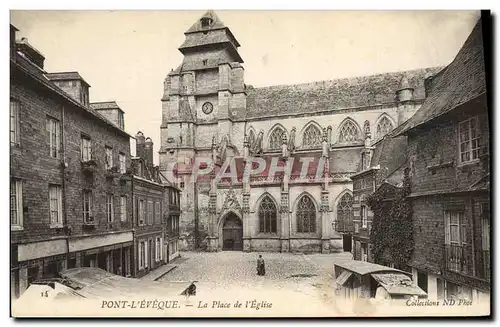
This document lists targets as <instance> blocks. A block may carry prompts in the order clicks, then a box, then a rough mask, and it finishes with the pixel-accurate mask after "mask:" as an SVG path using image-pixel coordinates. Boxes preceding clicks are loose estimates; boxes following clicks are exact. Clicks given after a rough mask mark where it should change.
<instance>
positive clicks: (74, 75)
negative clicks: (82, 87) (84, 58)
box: [45, 72, 90, 86]
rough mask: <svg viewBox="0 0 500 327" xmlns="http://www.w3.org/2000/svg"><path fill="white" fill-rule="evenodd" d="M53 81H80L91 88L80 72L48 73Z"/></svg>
mask: <svg viewBox="0 0 500 327" xmlns="http://www.w3.org/2000/svg"><path fill="white" fill-rule="evenodd" d="M45 75H46V76H47V77H48V78H49V79H50V80H51V81H70V80H80V81H82V82H83V83H85V84H86V85H87V86H90V84H89V83H87V82H86V81H85V80H84V79H83V77H82V76H81V75H80V74H79V73H78V72H58V73H47V74H45Z"/></svg>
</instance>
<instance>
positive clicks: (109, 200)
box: [106, 194, 114, 223]
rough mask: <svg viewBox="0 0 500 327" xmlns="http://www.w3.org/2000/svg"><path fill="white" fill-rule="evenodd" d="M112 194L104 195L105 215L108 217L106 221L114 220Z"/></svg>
mask: <svg viewBox="0 0 500 327" xmlns="http://www.w3.org/2000/svg"><path fill="white" fill-rule="evenodd" d="M113 202H114V201H113V194H107V195H106V216H107V217H108V223H110V222H113V220H114V203H113Z"/></svg>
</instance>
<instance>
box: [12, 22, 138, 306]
mask: <svg viewBox="0 0 500 327" xmlns="http://www.w3.org/2000/svg"><path fill="white" fill-rule="evenodd" d="M15 32H16V29H15V28H14V27H13V26H11V50H12V51H11V57H10V70H11V75H10V87H11V93H10V150H11V151H10V176H11V179H10V204H11V206H10V218H11V282H12V295H13V296H18V295H19V294H20V293H22V292H23V291H24V290H25V289H26V288H27V287H28V286H29V284H30V283H31V282H33V281H34V280H37V279H40V278H52V277H57V276H58V272H59V271H60V270H62V269H64V268H72V267H80V266H96V267H100V268H103V269H106V270H108V271H111V272H114V273H117V272H119V271H120V269H121V270H122V274H123V275H126V274H127V273H128V272H127V267H130V262H131V260H132V255H133V253H132V251H131V249H132V245H133V242H132V241H133V232H132V221H131V212H132V199H131V196H130V194H131V188H130V185H129V184H127V183H122V182H121V181H120V177H121V176H123V175H125V174H126V170H127V167H129V166H130V145H129V139H130V136H129V135H128V134H127V133H126V132H125V131H124V130H123V126H122V127H120V126H118V125H116V124H114V123H113V122H112V121H110V120H108V119H107V118H105V113H104V112H105V110H104V111H103V110H98V109H94V108H92V105H91V104H89V85H88V83H87V82H85V81H84V80H83V78H82V77H81V76H80V75H79V74H78V73H76V72H70V73H55V74H49V73H47V72H46V71H44V66H43V64H44V61H45V58H44V56H43V55H42V54H41V53H40V52H39V51H38V50H36V49H35V48H34V47H33V46H31V45H30V44H29V43H28V41H27V40H26V39H22V40H20V41H18V42H16V41H15ZM122 267H125V270H123V268H122Z"/></svg>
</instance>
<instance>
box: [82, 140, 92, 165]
mask: <svg viewBox="0 0 500 327" xmlns="http://www.w3.org/2000/svg"><path fill="white" fill-rule="evenodd" d="M81 154H82V161H83V162H87V161H90V160H92V142H91V140H90V137H87V136H83V135H82V138H81Z"/></svg>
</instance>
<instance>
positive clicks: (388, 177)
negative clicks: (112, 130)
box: [344, 81, 407, 265]
mask: <svg viewBox="0 0 500 327" xmlns="http://www.w3.org/2000/svg"><path fill="white" fill-rule="evenodd" d="M403 82H404V81H403ZM401 126H404V124H403V125H400V127H401ZM393 136H394V135H393V131H389V132H388V133H387V135H385V136H384V137H383V138H382V139H380V140H378V141H377V142H376V143H375V144H373V145H371V142H370V140H371V135H370V134H368V133H367V134H365V138H366V145H365V148H364V149H363V150H362V151H361V154H360V160H359V169H358V172H357V173H356V174H354V175H352V176H351V180H352V182H353V205H352V207H353V224H352V225H354V228H353V238H352V240H353V243H352V244H353V245H352V250H351V251H352V253H353V257H354V259H355V260H362V261H370V262H373V256H372V249H371V244H370V232H371V228H372V223H373V219H374V213H373V212H372V210H371V209H370V207H369V205H368V203H367V197H368V196H370V195H372V194H373V193H375V192H377V191H379V192H380V191H383V192H385V193H386V194H387V195H388V197H387V198H385V199H384V201H386V204H387V205H391V201H392V200H393V198H394V196H392V198H391V196H390V195H395V193H396V190H397V189H400V188H401V186H402V182H403V174H404V169H405V168H406V166H407V153H406V152H407V140H406V137H405V136H399V137H393ZM344 235H346V234H344ZM347 235H349V234H347ZM387 261H388V262H386V264H387V265H391V263H390V260H387ZM378 263H380V262H378Z"/></svg>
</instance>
